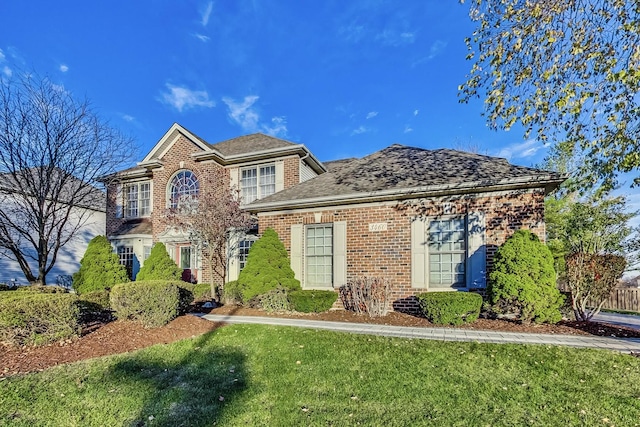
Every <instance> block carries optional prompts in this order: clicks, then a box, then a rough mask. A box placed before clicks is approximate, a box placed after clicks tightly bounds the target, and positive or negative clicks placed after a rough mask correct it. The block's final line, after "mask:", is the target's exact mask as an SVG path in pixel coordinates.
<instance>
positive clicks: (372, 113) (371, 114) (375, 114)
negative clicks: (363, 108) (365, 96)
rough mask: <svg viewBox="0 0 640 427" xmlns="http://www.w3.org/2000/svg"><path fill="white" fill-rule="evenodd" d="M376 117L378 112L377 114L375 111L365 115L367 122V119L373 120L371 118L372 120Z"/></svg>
mask: <svg viewBox="0 0 640 427" xmlns="http://www.w3.org/2000/svg"><path fill="white" fill-rule="evenodd" d="M377 115H378V112H377V111H370V112H369V113H368V114H367V120H369V119H373V118H374V117H375V116H377Z"/></svg>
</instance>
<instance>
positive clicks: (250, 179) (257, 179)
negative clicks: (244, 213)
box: [240, 164, 276, 204]
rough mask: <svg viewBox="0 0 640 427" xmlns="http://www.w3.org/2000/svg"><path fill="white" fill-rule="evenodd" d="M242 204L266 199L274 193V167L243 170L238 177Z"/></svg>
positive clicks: (272, 165)
mask: <svg viewBox="0 0 640 427" xmlns="http://www.w3.org/2000/svg"><path fill="white" fill-rule="evenodd" d="M240 189H241V190H242V203H243V204H247V203H251V202H253V201H254V200H257V199H261V198H263V197H267V196H269V195H271V194H273V193H275V192H276V166H275V165H274V164H269V165H261V166H254V167H250V168H243V169H242V170H241V176H240Z"/></svg>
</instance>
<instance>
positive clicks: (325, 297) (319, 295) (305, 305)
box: [289, 290, 338, 313]
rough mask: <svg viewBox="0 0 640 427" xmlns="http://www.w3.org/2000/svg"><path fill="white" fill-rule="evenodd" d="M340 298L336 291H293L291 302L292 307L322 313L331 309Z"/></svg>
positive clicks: (306, 311) (290, 295)
mask: <svg viewBox="0 0 640 427" xmlns="http://www.w3.org/2000/svg"><path fill="white" fill-rule="evenodd" d="M337 299H338V293H337V292H334V291H316V290H307V291H291V292H289V302H290V303H291V308H293V309H294V310H295V311H299V312H302V313H321V312H323V311H327V310H329V309H330V308H331V307H332V306H333V303H334V302H336V300H337Z"/></svg>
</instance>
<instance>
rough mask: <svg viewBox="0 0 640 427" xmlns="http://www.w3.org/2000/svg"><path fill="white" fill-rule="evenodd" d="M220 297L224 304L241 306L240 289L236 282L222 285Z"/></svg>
mask: <svg viewBox="0 0 640 427" xmlns="http://www.w3.org/2000/svg"><path fill="white" fill-rule="evenodd" d="M222 297H223V301H224V303H225V304H242V289H241V287H240V283H238V281H237V280H233V281H231V282H227V283H225V284H224V288H223V290H222Z"/></svg>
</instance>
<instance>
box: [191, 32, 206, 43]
mask: <svg viewBox="0 0 640 427" xmlns="http://www.w3.org/2000/svg"><path fill="white" fill-rule="evenodd" d="M193 37H195V38H197V39H199V40H200V41H203V42H208V41H209V40H210V38H209V36H205V35H204V34H198V33H195V34H194V35H193Z"/></svg>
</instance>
